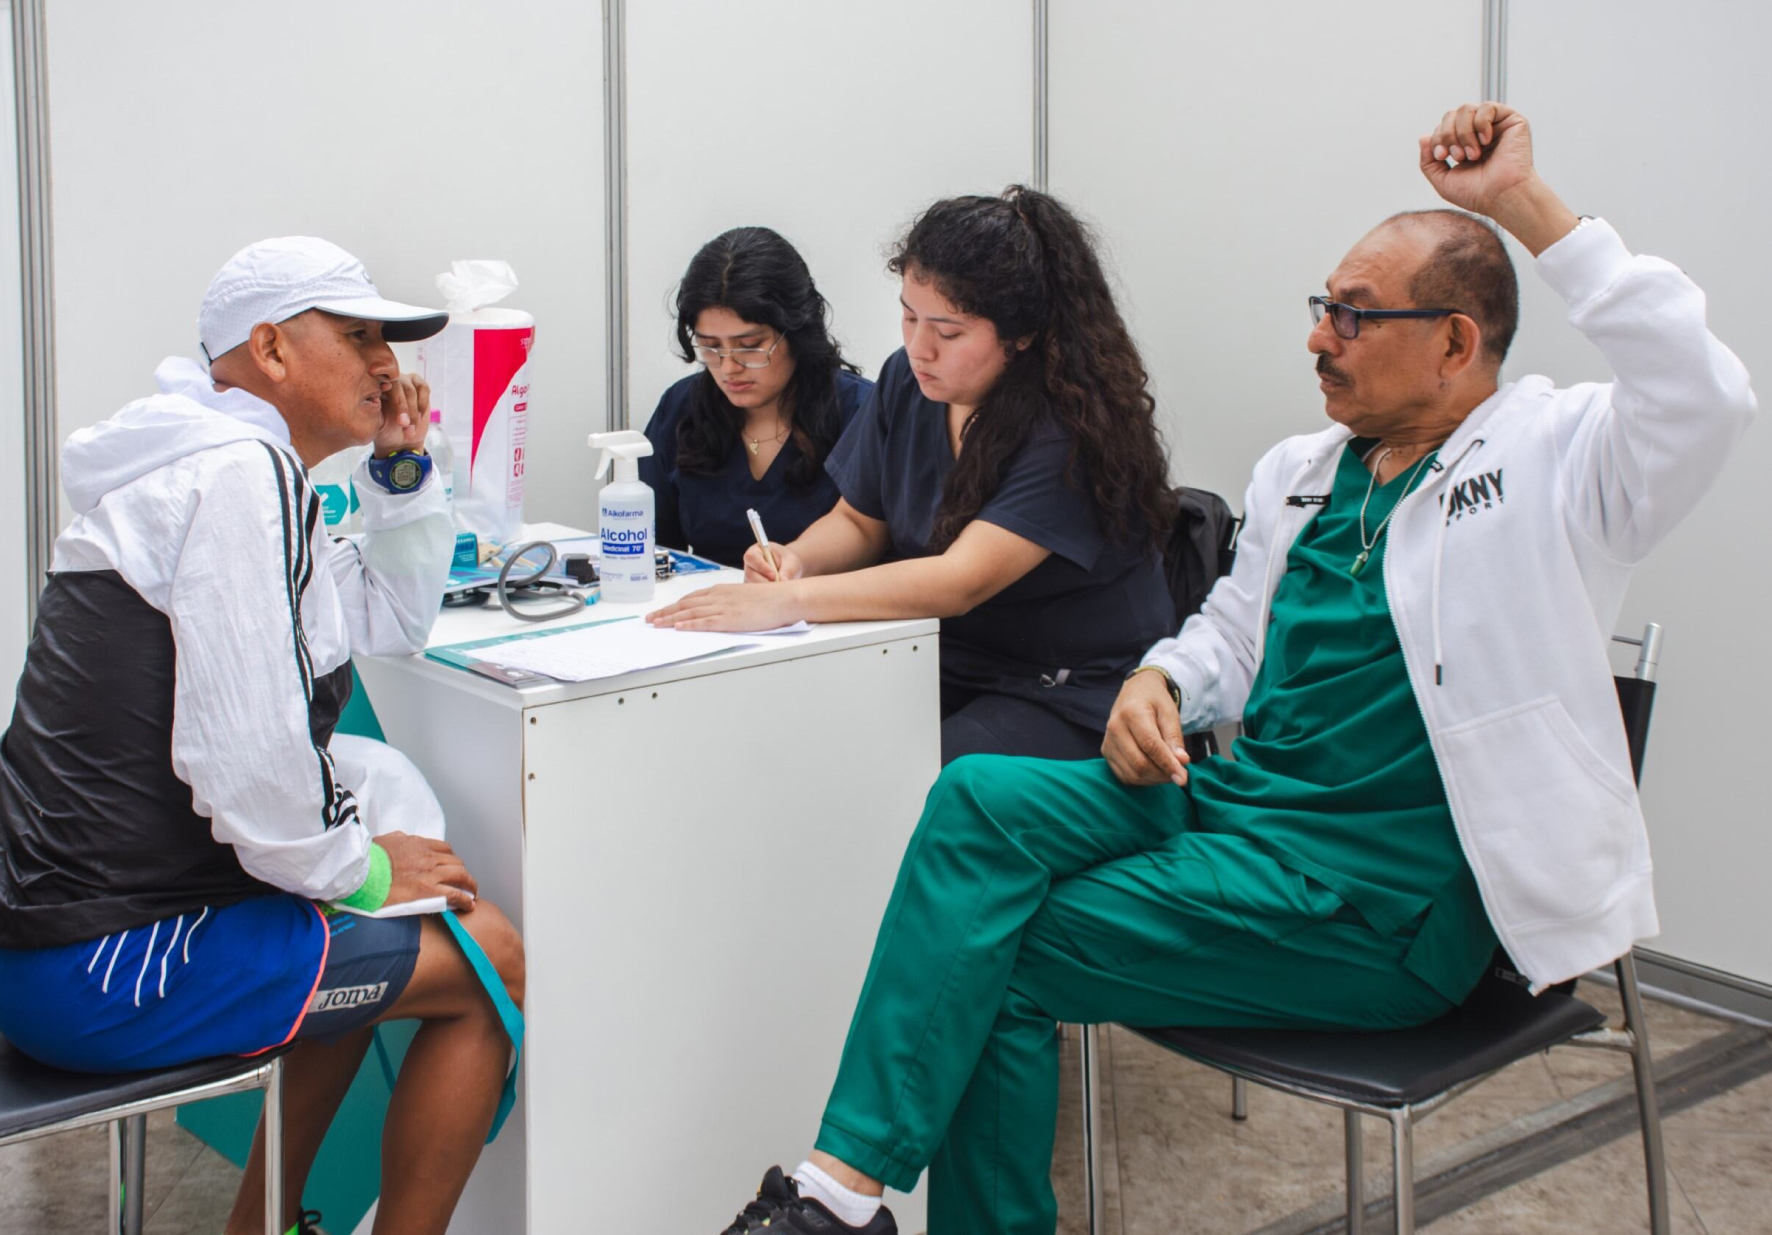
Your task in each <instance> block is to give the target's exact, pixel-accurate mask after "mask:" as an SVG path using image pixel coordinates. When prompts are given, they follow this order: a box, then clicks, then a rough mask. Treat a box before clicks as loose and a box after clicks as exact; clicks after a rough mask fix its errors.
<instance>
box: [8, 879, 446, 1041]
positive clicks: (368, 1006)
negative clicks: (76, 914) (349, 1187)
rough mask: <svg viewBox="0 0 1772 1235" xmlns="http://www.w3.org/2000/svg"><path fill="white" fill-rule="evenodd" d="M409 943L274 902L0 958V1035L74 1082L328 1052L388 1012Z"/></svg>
mask: <svg viewBox="0 0 1772 1235" xmlns="http://www.w3.org/2000/svg"><path fill="white" fill-rule="evenodd" d="M418 939H419V920H418V919H417V918H388V919H372V918H359V917H354V916H351V915H348V914H339V915H337V916H335V917H330V918H329V917H327V916H325V915H323V914H322V913H321V912H320V909H319V907H318V906H316V905H315V904H314V903H313V902H312V901H309V900H305V899H303V898H301V897H297V896H288V895H273V896H262V897H256V898H254V899H252V900H248V901H241V902H239V903H238V904H234V905H227V906H224V907H223V908H220V909H209V908H202V909H199V910H198V911H196V912H194V913H187V914H181V915H179V916H178V917H176V918H167V919H165V920H164V921H160V922H154V923H150V924H148V925H146V926H141V927H134V928H131V929H129V930H126V931H122V932H120V933H118V934H116V935H107V936H105V937H104V938H103V939H98V940H88V941H86V942H85V943H78V944H68V945H65V946H63V947H56V948H38V949H32V950H11V949H3V948H0V1034H3V1035H5V1037H6V1038H8V1039H9V1040H10V1041H11V1042H12V1043H13V1045H15V1046H17V1047H18V1048H19V1049H20V1050H22V1051H23V1052H25V1054H27V1055H30V1056H32V1057H33V1058H36V1059H39V1060H41V1061H43V1062H44V1063H48V1064H52V1065H54V1066H56V1067H61V1068H69V1069H72V1070H74V1071H80V1072H124V1071H132V1070H135V1069H139V1068H163V1067H169V1066H171V1065H173V1064H179V1063H187V1062H189V1061H191V1060H193V1059H204V1058H208V1057H211V1056H215V1055H253V1054H257V1053H259V1052H260V1051H266V1050H269V1049H271V1048H272V1047H275V1046H281V1045H282V1044H284V1043H286V1042H289V1041H291V1040H293V1039H296V1038H302V1039H308V1038H315V1039H320V1040H329V1039H332V1038H335V1037H337V1036H339V1035H341V1034H345V1033H349V1032H350V1031H352V1030H354V1029H357V1028H360V1027H361V1026H363V1025H367V1024H369V1023H370V1022H372V1021H374V1020H375V1019H376V1018H377V1017H379V1016H381V1015H383V1014H384V1013H385V1012H386V1010H387V1009H388V1008H389V1007H391V1006H392V1005H393V1003H394V1001H395V1000H396V999H398V998H399V996H400V993H401V992H402V991H403V990H405V988H406V983H407V982H408V981H409V980H410V979H411V977H412V970H413V966H414V964H415V963H416V961H417V959H418Z"/></svg>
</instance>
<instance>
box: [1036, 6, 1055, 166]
mask: <svg viewBox="0 0 1772 1235" xmlns="http://www.w3.org/2000/svg"><path fill="white" fill-rule="evenodd" d="M1033 5H1034V13H1033V16H1034V98H1033V103H1034V167H1033V186H1034V188H1036V189H1038V190H1040V192H1042V193H1044V192H1046V191H1047V190H1048V181H1049V177H1050V159H1051V137H1050V129H1049V128H1048V125H1047V121H1048V118H1049V117H1050V115H1051V109H1052V92H1051V91H1052V87H1051V80H1050V76H1049V74H1050V72H1051V56H1050V55H1049V54H1048V52H1047V32H1048V30H1049V28H1050V25H1051V15H1052V4H1051V0H1033Z"/></svg>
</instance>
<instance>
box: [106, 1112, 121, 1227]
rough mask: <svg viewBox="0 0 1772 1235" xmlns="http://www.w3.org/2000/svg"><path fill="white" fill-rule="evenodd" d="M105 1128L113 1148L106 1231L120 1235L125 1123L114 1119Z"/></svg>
mask: <svg viewBox="0 0 1772 1235" xmlns="http://www.w3.org/2000/svg"><path fill="white" fill-rule="evenodd" d="M105 1128H106V1130H107V1132H108V1133H109V1135H108V1137H107V1138H106V1139H107V1140H109V1142H110V1146H111V1173H110V1175H109V1176H108V1178H109V1179H110V1196H109V1197H108V1198H107V1200H106V1205H105V1212H106V1214H107V1215H108V1216H109V1225H108V1226H106V1227H105V1230H106V1231H108V1232H110V1233H111V1235H119V1233H120V1232H121V1231H122V1230H123V1121H122V1120H120V1119H113V1120H112V1121H111V1122H110V1123H108V1124H106V1125H105Z"/></svg>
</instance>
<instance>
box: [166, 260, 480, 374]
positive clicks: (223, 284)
mask: <svg viewBox="0 0 1772 1235" xmlns="http://www.w3.org/2000/svg"><path fill="white" fill-rule="evenodd" d="M309 309H323V310H325V311H326V312H328V313H337V314H338V315H340V316H341V317H359V318H362V319H364V320H365V321H371V322H386V323H387V325H386V326H384V327H383V328H382V337H383V338H384V339H386V340H388V341H389V342H390V343H409V342H411V341H412V340H414V339H428V338H430V337H431V336H432V335H434V334H436V333H437V332H438V331H439V330H442V329H443V327H445V326H447V325H448V324H449V314H447V313H445V312H443V311H442V310H440V309H421V308H419V307H418V306H417V305H410V304H401V303H400V302H399V301H397V300H387V299H385V298H383V296H382V294H381V293H380V292H379V291H377V290H376V287H375V284H374V283H372V282H370V280H369V272H368V271H367V270H365V269H364V268H363V263H362V262H360V261H358V260H357V259H356V258H354V257H352V256H351V255H350V254H349V253H346V252H345V251H344V250H343V249H341V248H339V247H338V246H337V245H336V244H332V243H330V242H328V241H325V240H319V239H316V238H315V237H313V236H281V237H278V238H277V239H274V240H261V241H259V242H258V243H257V244H249V245H247V246H246V247H245V248H244V249H241V250H240V251H239V252H238V253H236V254H234V256H232V257H230V258H229V259H228V261H227V264H226V265H225V266H223V267H222V268H221V269H220V270H218V271H217V272H216V275H215V278H213V279H211V280H210V281H209V290H208V291H207V292H205V293H203V306H202V308H200V309H198V310H197V337H198V340H199V341H200V342H201V344H202V347H203V355H204V357H205V358H206V359H208V360H209V361H211V362H213V361H214V360H215V358H216V357H217V356H220V355H222V354H223V353H224V352H230V351H232V350H233V349H234V348H236V347H239V346H240V345H241V344H242V343H244V342H246V340H247V339H248V338H250V337H251V335H252V328H253V327H254V326H256V325H258V324H259V323H260V322H270V323H271V324H272V325H275V324H277V323H278V322H286V321H288V320H289V319H290V318H292V317H294V316H295V315H296V314H298V313H306V312H307V311H308V310H309Z"/></svg>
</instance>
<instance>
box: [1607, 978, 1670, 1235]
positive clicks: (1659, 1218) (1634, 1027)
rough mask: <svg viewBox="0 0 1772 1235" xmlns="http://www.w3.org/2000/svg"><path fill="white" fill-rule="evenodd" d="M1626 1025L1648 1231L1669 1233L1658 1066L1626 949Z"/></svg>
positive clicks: (1621, 992) (1622, 992)
mask: <svg viewBox="0 0 1772 1235" xmlns="http://www.w3.org/2000/svg"><path fill="white" fill-rule="evenodd" d="M1613 970H1614V972H1616V973H1617V975H1618V996H1619V999H1620V1001H1621V1002H1622V1003H1623V1004H1624V1024H1625V1028H1626V1029H1628V1030H1630V1035H1631V1052H1630V1059H1631V1067H1632V1069H1633V1070H1634V1071H1635V1072H1636V1078H1637V1115H1638V1117H1639V1118H1640V1119H1641V1121H1642V1124H1643V1169H1644V1172H1645V1173H1646V1175H1647V1176H1648V1180H1649V1230H1650V1232H1651V1233H1652V1235H1668V1231H1669V1230H1670V1229H1671V1228H1670V1218H1669V1216H1668V1201H1667V1159H1666V1156H1665V1154H1664V1153H1663V1150H1662V1145H1661V1104H1660V1102H1659V1101H1658V1100H1657V1099H1656V1096H1655V1066H1654V1061H1653V1059H1652V1058H1651V1057H1650V1054H1649V1022H1648V1020H1647V1019H1646V1018H1645V1017H1644V1015H1643V998H1642V995H1641V993H1640V992H1639V991H1638V990H1637V966H1636V963H1635V961H1634V960H1633V959H1632V958H1631V954H1630V953H1629V952H1626V953H1625V954H1624V955H1623V956H1621V957H1619V958H1618V960H1617V961H1616V962H1615V963H1614V965H1613Z"/></svg>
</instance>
